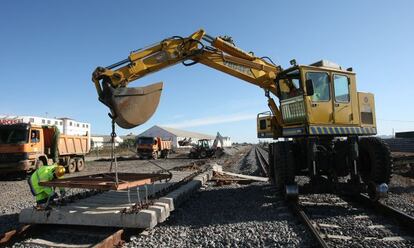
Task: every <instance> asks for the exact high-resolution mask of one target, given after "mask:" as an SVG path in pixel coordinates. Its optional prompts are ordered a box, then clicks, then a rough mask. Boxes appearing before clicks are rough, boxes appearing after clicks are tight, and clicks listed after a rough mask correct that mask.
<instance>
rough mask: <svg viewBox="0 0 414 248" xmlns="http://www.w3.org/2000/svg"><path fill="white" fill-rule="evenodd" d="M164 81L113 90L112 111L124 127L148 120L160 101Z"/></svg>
mask: <svg viewBox="0 0 414 248" xmlns="http://www.w3.org/2000/svg"><path fill="white" fill-rule="evenodd" d="M162 86H163V83H162V82H159V83H155V84H151V85H148V86H145V87H135V88H126V87H121V88H116V89H114V90H113V92H112V99H111V107H112V108H111V112H112V115H113V116H115V122H116V124H118V125H119V126H120V127H122V128H127V129H128V128H133V127H136V126H139V125H141V124H143V123H144V122H146V121H147V120H148V119H149V118H150V117H151V116H152V115H153V114H154V112H155V110H156V109H157V107H158V103H159V102H160V97H161V90H162Z"/></svg>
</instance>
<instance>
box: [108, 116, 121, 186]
mask: <svg viewBox="0 0 414 248" xmlns="http://www.w3.org/2000/svg"><path fill="white" fill-rule="evenodd" d="M109 117H111V119H112V132H111V166H110V167H109V172H112V167H113V164H115V183H116V185H118V184H119V181H118V161H117V159H116V154H115V138H116V132H115V118H113V116H112V115H110V114H109Z"/></svg>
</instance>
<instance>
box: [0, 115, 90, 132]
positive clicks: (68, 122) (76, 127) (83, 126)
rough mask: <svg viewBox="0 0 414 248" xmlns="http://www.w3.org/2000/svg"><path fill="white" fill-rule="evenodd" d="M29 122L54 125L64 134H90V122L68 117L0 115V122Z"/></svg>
mask: <svg viewBox="0 0 414 248" xmlns="http://www.w3.org/2000/svg"><path fill="white" fill-rule="evenodd" d="M2 123H5V124H12V123H30V124H34V125H40V126H41V125H55V126H56V127H57V128H58V129H59V131H60V132H61V133H62V134H66V135H90V133H91V124H89V123H86V122H79V121H75V120H72V119H70V118H66V117H63V118H46V117H39V116H28V115H20V116H17V115H15V116H13V115H0V124H2Z"/></svg>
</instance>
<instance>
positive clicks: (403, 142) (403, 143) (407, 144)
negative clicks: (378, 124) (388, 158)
mask: <svg viewBox="0 0 414 248" xmlns="http://www.w3.org/2000/svg"><path fill="white" fill-rule="evenodd" d="M384 141H385V142H386V143H387V144H388V145H389V146H390V149H391V151H392V152H414V139H404V138H394V139H384Z"/></svg>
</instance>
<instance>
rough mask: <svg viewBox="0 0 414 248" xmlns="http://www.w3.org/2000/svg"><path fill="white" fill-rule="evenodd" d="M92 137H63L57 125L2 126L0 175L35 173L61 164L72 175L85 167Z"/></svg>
mask: <svg viewBox="0 0 414 248" xmlns="http://www.w3.org/2000/svg"><path fill="white" fill-rule="evenodd" d="M89 150H90V136H89V134H88V133H86V134H85V135H64V134H60V132H59V129H58V128H57V127H56V126H51V125H42V126H40V125H33V124H30V123H8V124H2V125H0V173H6V172H20V171H24V172H31V171H34V170H36V169H37V168H39V167H40V166H43V165H51V164H53V163H58V164H60V165H63V166H65V168H66V170H67V171H68V172H69V173H73V172H75V171H82V170H84V168H85V155H86V154H87V153H88V152H89Z"/></svg>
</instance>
